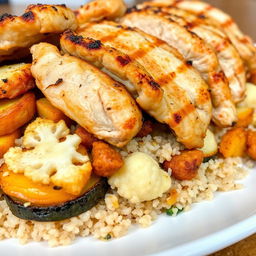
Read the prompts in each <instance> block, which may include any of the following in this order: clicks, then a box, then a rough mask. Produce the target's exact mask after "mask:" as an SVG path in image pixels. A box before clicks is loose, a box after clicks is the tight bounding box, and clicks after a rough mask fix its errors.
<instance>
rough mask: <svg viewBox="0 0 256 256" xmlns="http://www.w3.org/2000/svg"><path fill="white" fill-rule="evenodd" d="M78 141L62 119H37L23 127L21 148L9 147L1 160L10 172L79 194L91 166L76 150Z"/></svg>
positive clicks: (76, 136) (77, 137) (85, 156)
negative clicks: (56, 120)
mask: <svg viewBox="0 0 256 256" xmlns="http://www.w3.org/2000/svg"><path fill="white" fill-rule="evenodd" d="M80 143H81V139H80V137H79V136H78V135H76V134H73V135H71V134H69V129H68V128H67V126H66V124H65V122H64V121H63V120H61V121H59V122H58V123H54V122H53V121H51V120H46V119H41V118H37V119H36V120H35V121H34V122H33V123H31V124H30V125H28V127H27V128H26V130H25V133H24V138H23V142H22V147H13V148H10V149H9V150H8V152H7V153H6V154H5V155H4V159H5V163H6V164H7V166H8V169H10V170H12V171H13V172H14V173H24V175H25V176H26V177H28V178H30V179H32V180H33V181H35V182H41V183H43V184H49V183H53V184H54V185H56V186H60V187H63V188H64V189H65V190H66V191H67V192H68V193H70V194H74V195H79V194H80V193H81V191H82V189H83V187H84V186H85V184H86V183H87V181H88V180H89V178H90V175H91V169H92V168H91V163H90V161H89V158H88V156H87V154H81V153H79V152H78V147H79V144H80ZM85 152H86V151H85Z"/></svg>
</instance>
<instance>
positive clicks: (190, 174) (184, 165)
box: [163, 150, 204, 180]
mask: <svg viewBox="0 0 256 256" xmlns="http://www.w3.org/2000/svg"><path fill="white" fill-rule="evenodd" d="M203 158H204V154H203V152H202V151H200V150H185V151H182V152H181V154H180V155H177V156H174V157H173V158H172V159H171V160H170V161H165V162H164V164H163V167H164V169H165V170H168V169H169V168H171V169H172V176H173V177H174V178H175V179H178V180H192V179H193V178H194V177H195V176H196V175H197V170H198V168H199V166H200V164H201V163H202V162H203Z"/></svg>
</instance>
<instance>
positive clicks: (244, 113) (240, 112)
mask: <svg viewBox="0 0 256 256" xmlns="http://www.w3.org/2000/svg"><path fill="white" fill-rule="evenodd" d="M253 113H254V109H253V108H248V107H244V108H237V123H236V127H247V126H249V125H250V124H252V121H253Z"/></svg>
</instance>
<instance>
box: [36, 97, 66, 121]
mask: <svg viewBox="0 0 256 256" xmlns="http://www.w3.org/2000/svg"><path fill="white" fill-rule="evenodd" d="M36 107H37V112H38V115H39V116H40V117H42V118H46V119H49V120H52V121H54V122H55V123H56V122H59V121H60V120H64V121H65V122H66V123H69V122H70V119H69V118H68V117H67V116H66V115H65V114H64V113H63V112H62V111H61V110H59V109H57V108H55V107H54V106H53V105H52V104H51V103H50V102H49V100H47V99H46V98H41V99H39V100H37V101H36Z"/></svg>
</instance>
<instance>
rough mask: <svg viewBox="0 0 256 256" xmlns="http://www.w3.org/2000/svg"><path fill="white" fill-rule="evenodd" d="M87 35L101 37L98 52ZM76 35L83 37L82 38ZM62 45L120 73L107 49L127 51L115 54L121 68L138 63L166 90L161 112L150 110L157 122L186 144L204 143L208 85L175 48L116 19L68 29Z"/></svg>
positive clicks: (196, 144)
mask: <svg viewBox="0 0 256 256" xmlns="http://www.w3.org/2000/svg"><path fill="white" fill-rule="evenodd" d="M86 36H88V37H89V38H93V39H95V40H99V41H100V42H101V45H102V47H101V49H98V50H97V51H92V50H90V49H88V48H87V47H86V45H87V44H88V43H87V41H88V39H87V37H86ZM74 38H81V41H80V39H79V40H74ZM82 38H83V40H82ZM158 45H162V47H159V46H158ZM61 47H62V49H63V50H64V51H65V52H68V53H70V54H73V55H75V56H78V57H81V58H84V59H86V60H88V61H91V59H92V58H97V60H94V61H93V62H94V63H96V62H97V61H100V62H101V63H102V65H103V66H104V68H105V69H108V70H110V71H111V72H114V73H115V74H117V71H115V70H113V66H114V64H113V63H114V62H115V61H114V60H112V61H107V60H106V58H107V57H106V55H107V51H106V50H104V48H105V49H108V48H110V49H111V50H112V55H113V51H114V49H117V51H119V50H120V51H122V52H124V53H125V54H127V55H126V56H127V57H126V58H125V59H124V58H123V59H122V58H120V56H115V58H116V59H117V60H118V62H120V63H121V65H122V66H123V67H120V68H121V70H125V69H127V66H128V65H134V63H136V62H138V63H139V64H140V65H141V66H143V67H144V68H145V70H146V71H147V72H148V73H149V74H150V75H151V76H152V77H153V78H154V80H155V81H156V82H157V83H158V84H159V85H160V86H161V89H162V91H163V99H162V102H159V103H158V109H157V110H158V113H153V114H152V113H151V112H149V111H148V112H149V113H150V114H151V115H152V116H154V117H155V118H156V119H157V120H158V121H160V122H162V123H166V124H168V125H169V127H170V128H171V129H173V131H174V132H175V133H176V135H177V137H178V138H177V139H178V141H180V142H182V143H183V144H184V145H185V146H186V147H188V148H194V147H201V146H202V143H203V138H204V136H205V132H206V129H207V127H208V124H209V122H210V119H211V101H210V96H209V93H208V88H207V85H206V83H205V82H204V81H203V80H202V79H201V77H200V75H199V74H198V73H197V72H196V71H195V70H194V69H193V68H192V67H191V66H190V65H187V64H186V63H185V62H184V59H183V58H182V56H181V55H180V54H179V53H178V52H177V51H176V50H174V49H173V48H171V47H169V46H168V45H167V44H166V43H164V42H163V41H161V40H159V39H157V38H155V37H152V36H150V35H147V34H145V33H143V32H138V31H136V30H132V29H130V28H125V27H122V26H120V25H118V24H116V23H114V22H103V23H99V24H95V23H93V24H92V23H91V24H87V25H86V26H85V27H84V28H83V29H79V30H78V34H77V35H76V34H74V33H73V32H66V33H64V35H63V36H62V37H61ZM164 48H165V49H164ZM110 63H111V64H110ZM110 66H112V67H110ZM117 68H118V67H117ZM118 72H119V73H120V71H118ZM119 77H120V74H119ZM121 77H122V76H121ZM128 88H129V87H128ZM144 109H145V108H144Z"/></svg>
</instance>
